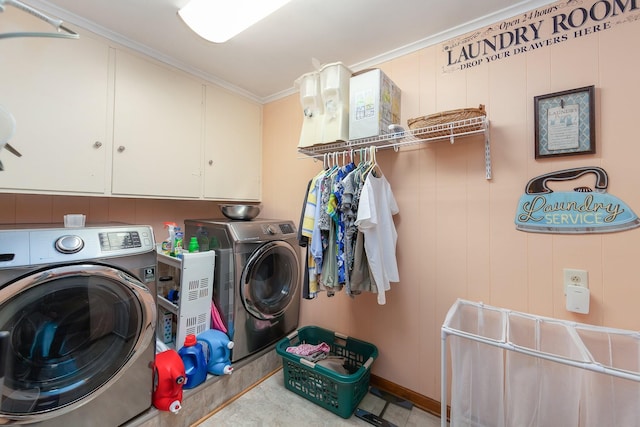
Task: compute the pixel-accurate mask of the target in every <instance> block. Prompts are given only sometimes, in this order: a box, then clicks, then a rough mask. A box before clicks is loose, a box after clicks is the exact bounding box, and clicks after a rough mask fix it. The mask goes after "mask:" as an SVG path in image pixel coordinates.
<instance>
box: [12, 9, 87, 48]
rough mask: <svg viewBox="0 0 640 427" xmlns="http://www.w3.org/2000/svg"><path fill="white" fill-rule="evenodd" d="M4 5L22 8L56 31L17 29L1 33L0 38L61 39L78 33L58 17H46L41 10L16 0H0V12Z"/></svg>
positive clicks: (72, 36) (72, 37)
mask: <svg viewBox="0 0 640 427" xmlns="http://www.w3.org/2000/svg"><path fill="white" fill-rule="evenodd" d="M5 6H13V7H15V8H17V9H20V10H22V11H23V12H26V13H28V14H30V15H32V16H35V17H36V18H38V19H40V20H41V21H44V22H46V23H48V24H49V25H51V26H53V27H54V28H55V29H56V30H58V32H57V33H42V32H30V31H25V32H23V31H18V32H13V33H2V34H0V39H8V38H15V37H50V38H61V39H78V38H80V35H79V34H78V33H76V32H75V31H73V30H71V29H69V28H67V27H66V26H64V25H63V22H62V21H61V20H60V19H53V18H50V17H48V16H47V15H45V14H44V13H42V12H39V11H37V10H35V9H34V8H32V7H31V6H29V5H26V4H24V3H22V2H20V1H18V0H0V12H4V8H5ZM60 31H64V33H60Z"/></svg>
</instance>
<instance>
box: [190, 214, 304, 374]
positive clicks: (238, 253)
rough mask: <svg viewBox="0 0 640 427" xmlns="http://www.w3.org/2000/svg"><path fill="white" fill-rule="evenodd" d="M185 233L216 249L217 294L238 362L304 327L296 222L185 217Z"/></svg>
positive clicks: (234, 360)
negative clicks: (299, 325) (301, 315)
mask: <svg viewBox="0 0 640 427" xmlns="http://www.w3.org/2000/svg"><path fill="white" fill-rule="evenodd" d="M184 223H185V235H186V236H187V237H192V236H196V237H198V239H199V242H200V243H201V250H202V249H203V245H204V246H206V243H203V242H208V246H209V248H210V249H213V250H215V251H216V264H215V272H214V283H213V299H214V302H215V304H216V307H217V308H218V310H219V311H220V315H221V317H222V319H223V322H224V323H225V326H226V327H227V329H228V330H229V337H230V338H231V340H232V341H233V342H234V347H233V350H232V351H231V361H232V362H236V361H238V360H240V359H242V358H244V357H246V356H249V355H251V354H253V353H256V352H258V351H260V350H262V349H264V348H266V347H268V346H269V345H270V344H273V343H275V342H277V341H278V340H280V339H281V338H283V337H284V336H286V335H287V334H288V333H289V332H291V331H293V330H294V329H296V328H297V327H298V317H299V314H300V288H301V280H302V274H301V272H302V266H301V255H300V248H299V246H298V236H297V231H296V228H295V225H294V224H293V222H292V221H288V220H277V219H254V220H251V221H233V220H224V219H196V220H185V222H184Z"/></svg>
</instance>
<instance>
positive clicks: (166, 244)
mask: <svg viewBox="0 0 640 427" xmlns="http://www.w3.org/2000/svg"><path fill="white" fill-rule="evenodd" d="M177 226H178V224H176V223H175V222H165V223H164V228H166V229H167V232H168V233H169V237H167V238H166V239H164V241H163V242H162V246H161V249H162V253H163V254H165V255H170V254H171V253H172V252H173V242H174V240H175V239H176V235H175V232H176V227H177Z"/></svg>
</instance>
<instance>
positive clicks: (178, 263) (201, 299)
mask: <svg viewBox="0 0 640 427" xmlns="http://www.w3.org/2000/svg"><path fill="white" fill-rule="evenodd" d="M214 267H215V252H214V251H207V252H196V253H184V254H183V257H182V259H179V258H174V257H171V256H167V255H164V254H162V253H158V271H159V272H160V274H161V275H162V274H163V272H167V271H169V274H171V276H173V281H172V283H173V284H174V286H175V288H176V289H175V290H177V291H178V300H177V304H174V303H173V302H172V301H169V300H168V299H167V298H166V295H162V294H160V290H159V293H158V308H159V310H158V312H159V313H160V314H159V315H158V335H160V334H163V333H164V331H165V329H164V328H165V327H167V325H166V324H164V322H163V320H164V319H163V314H169V315H170V316H173V319H171V320H172V323H173V324H175V325H176V327H175V331H173V330H171V333H172V334H173V333H175V340H174V343H173V345H174V346H175V349H176V350H178V349H179V348H180V347H182V346H183V345H184V339H185V337H186V336H187V335H190V334H193V335H198V334H199V333H201V332H204V331H206V330H207V329H211V299H212V297H213V271H214ZM169 327H170V326H169ZM158 338H159V339H160V340H161V341H164V342H165V343H166V344H169V343H168V342H167V340H164V339H163V337H162V336H158Z"/></svg>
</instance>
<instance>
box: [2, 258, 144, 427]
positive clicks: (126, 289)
mask: <svg viewBox="0 0 640 427" xmlns="http://www.w3.org/2000/svg"><path fill="white" fill-rule="evenodd" d="M154 325H155V305H154V300H153V297H152V295H151V293H150V292H149V290H148V288H146V287H145V286H144V285H142V284H141V283H140V282H138V281H137V280H136V279H135V278H133V277H131V276H129V275H128V274H126V273H124V272H122V271H120V270H116V269H113V268H110V267H105V266H98V265H70V266H63V267H57V268H51V269H48V270H45V271H41V272H39V273H35V274H32V275H30V276H28V277H25V278H22V279H20V280H17V281H15V282H13V283H11V284H9V285H7V286H5V287H4V288H3V289H1V290H0V331H4V336H5V337H6V339H5V341H6V344H8V345H7V346H6V349H5V354H2V355H0V361H2V365H3V368H4V378H3V381H4V387H2V389H1V390H2V401H1V404H0V424H4V423H3V422H2V421H3V420H20V419H22V420H26V419H28V420H29V421H30V422H34V421H42V420H45V419H47V418H51V417H53V416H58V415H60V414H61V413H65V412H68V411H71V410H72V409H74V407H77V406H78V405H80V404H83V403H85V402H86V401H87V400H90V399H92V398H93V397H94V396H95V392H96V390H99V389H100V388H101V387H103V386H106V385H108V384H110V383H112V382H114V381H116V380H117V379H118V378H119V376H118V373H119V372H120V371H121V370H123V369H124V368H125V367H127V366H129V365H130V364H132V363H133V362H134V361H135V359H136V358H137V357H138V354H139V353H140V351H139V350H140V349H141V348H143V347H146V346H147V345H148V344H149V343H150V342H151V340H152V339H153V326H154ZM149 372H150V374H151V370H150V371H149ZM151 381H152V377H151V375H150V376H149V382H150V383H151ZM0 386H2V383H1V382H0Z"/></svg>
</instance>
